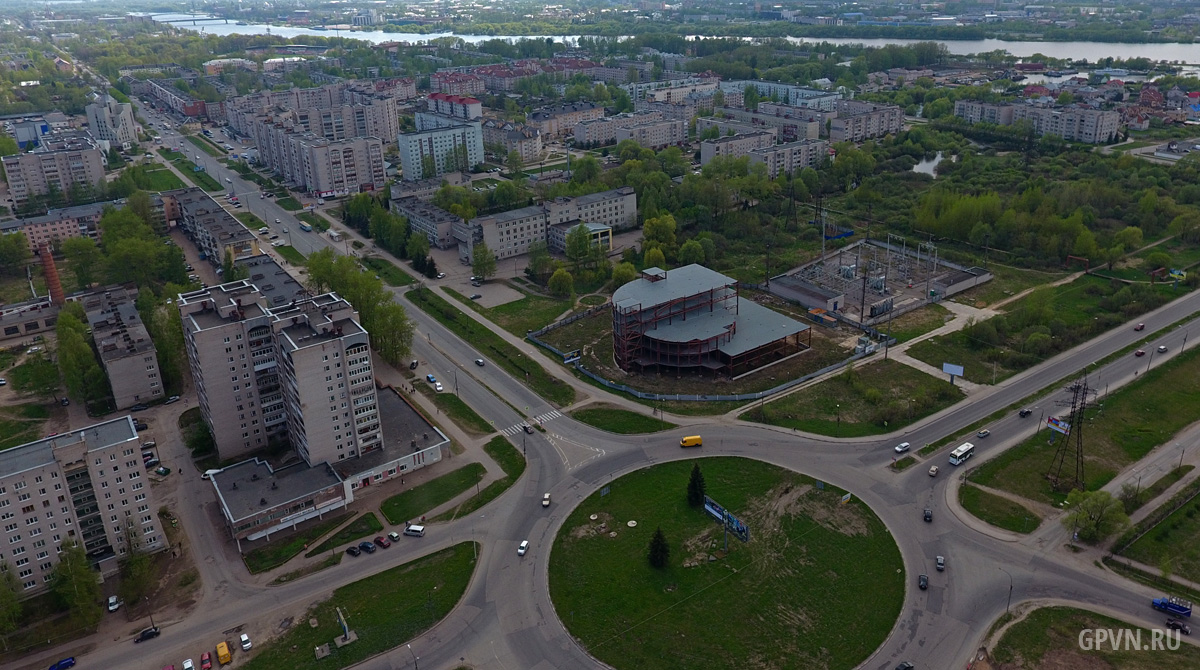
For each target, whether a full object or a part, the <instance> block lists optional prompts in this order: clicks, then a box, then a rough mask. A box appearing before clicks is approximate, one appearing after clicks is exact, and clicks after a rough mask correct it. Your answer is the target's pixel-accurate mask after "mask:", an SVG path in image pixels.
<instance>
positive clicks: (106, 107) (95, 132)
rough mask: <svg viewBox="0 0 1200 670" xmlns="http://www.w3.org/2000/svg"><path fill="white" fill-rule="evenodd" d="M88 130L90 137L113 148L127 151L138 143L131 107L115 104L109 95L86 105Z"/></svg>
mask: <svg viewBox="0 0 1200 670" xmlns="http://www.w3.org/2000/svg"><path fill="white" fill-rule="evenodd" d="M84 111H85V112H86V113H87V120H88V130H89V131H90V132H91V135H92V137H94V138H96V139H98V140H105V141H107V142H108V143H109V144H111V145H112V146H114V147H121V148H122V149H129V148H130V147H131V146H132V145H133V143H134V142H137V141H138V127H137V123H136V122H135V121H134V119H133V105H132V104H130V103H128V102H117V100H116V98H113V97H112V96H110V95H102V96H100V97H99V98H97V99H96V101H95V102H93V103H92V104H90V105H88V106H87V107H86V108H85V109H84Z"/></svg>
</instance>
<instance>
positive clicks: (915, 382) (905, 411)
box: [739, 354, 963, 437]
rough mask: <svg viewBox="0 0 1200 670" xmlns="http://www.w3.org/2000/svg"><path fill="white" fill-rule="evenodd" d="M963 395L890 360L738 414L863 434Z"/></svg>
mask: <svg viewBox="0 0 1200 670" xmlns="http://www.w3.org/2000/svg"><path fill="white" fill-rule="evenodd" d="M876 355H877V356H878V355H879V354H876ZM962 398H963V392H962V390H961V389H959V388H958V387H957V386H951V385H950V383H949V382H947V381H945V380H943V379H938V378H936V377H931V376H929V375H927V374H925V373H924V372H921V371H919V370H917V369H915V368H912V367H909V366H907V365H904V364H903V363H897V362H896V361H893V360H886V361H877V362H875V363H872V364H870V365H862V366H855V367H852V368H849V369H848V370H847V371H845V372H841V373H839V374H837V375H834V376H833V377H830V378H828V379H826V380H825V381H823V382H821V383H820V384H817V385H815V386H810V387H808V388H805V389H801V390H799V391H797V392H795V393H791V394H788V395H786V396H784V397H783V398H780V399H779V400H776V401H774V402H770V401H768V402H767V403H766V404H765V405H755V406H754V407H753V408H752V409H749V410H747V411H746V412H744V413H743V414H742V415H741V416H740V417H739V418H741V419H743V420H745V421H758V422H760V423H767V424H770V425H773V426H783V427H785V428H795V429H797V430H803V431H807V432H810V433H817V434H819V435H834V436H838V437H860V436H863V435H879V434H882V433H888V432H891V431H893V430H896V429H897V428H901V427H903V426H907V425H908V424H910V423H912V422H913V421H919V420H920V419H922V418H924V417H926V416H929V415H930V414H934V413H936V412H940V411H941V410H943V409H945V408H946V407H949V406H950V405H953V404H954V403H956V402H958V401H959V400H962Z"/></svg>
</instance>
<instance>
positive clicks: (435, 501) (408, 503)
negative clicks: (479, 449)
mask: <svg viewBox="0 0 1200 670" xmlns="http://www.w3.org/2000/svg"><path fill="white" fill-rule="evenodd" d="M485 474H487V470H486V469H485V468H484V467H483V465H482V464H480V463H468V464H466V465H464V466H463V467H461V468H459V469H457V470H451V471H450V472H447V473H446V474H444V475H442V476H440V477H437V478H435V479H431V480H429V481H427V482H425V483H424V484H421V485H419V486H414V487H412V488H411V489H409V490H407V491H405V492H403V493H399V494H397V495H394V496H392V497H391V498H388V499H387V500H384V501H383V504H382V505H380V506H379V511H380V513H382V514H383V517H384V518H385V519H387V522H388V523H389V524H391V525H393V526H399V525H401V524H403V523H404V522H405V521H413V520H414V519H418V518H420V517H421V516H422V515H424V514H428V513H429V512H431V511H432V510H433V509H434V508H435V507H437V506H438V505H441V504H444V503H446V502H448V501H450V500H453V499H454V497H455V496H457V495H459V494H460V493H462V492H463V491H466V490H467V489H469V488H471V487H472V486H475V485H476V484H478V483H479V482H480V481H482V480H483V476H484V475H485Z"/></svg>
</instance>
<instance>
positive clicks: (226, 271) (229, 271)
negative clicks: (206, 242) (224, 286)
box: [221, 249, 250, 282]
mask: <svg viewBox="0 0 1200 670" xmlns="http://www.w3.org/2000/svg"><path fill="white" fill-rule="evenodd" d="M249 276H250V271H249V270H247V269H246V268H245V266H242V265H238V264H236V263H234V262H233V254H232V253H231V252H230V251H229V249H226V250H225V260H224V262H222V263H221V281H222V282H230V281H237V280H239V279H245V278H246V277H249Z"/></svg>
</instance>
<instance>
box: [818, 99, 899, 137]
mask: <svg viewBox="0 0 1200 670" xmlns="http://www.w3.org/2000/svg"><path fill="white" fill-rule="evenodd" d="M903 128H904V110H903V109H901V108H900V107H897V106H896V105H877V104H875V103H873V102H859V101H857V100H838V102H837V118H834V119H831V120H830V122H829V140H830V141H831V142H862V141H865V140H869V139H871V138H875V137H884V136H885V135H891V134H895V133H898V132H900V131H901V130H902V129H903Z"/></svg>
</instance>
